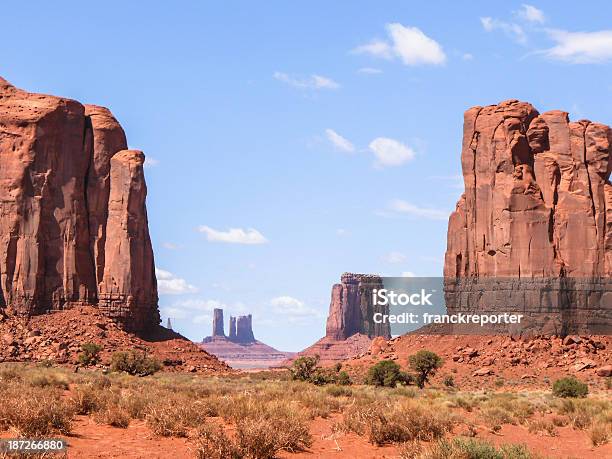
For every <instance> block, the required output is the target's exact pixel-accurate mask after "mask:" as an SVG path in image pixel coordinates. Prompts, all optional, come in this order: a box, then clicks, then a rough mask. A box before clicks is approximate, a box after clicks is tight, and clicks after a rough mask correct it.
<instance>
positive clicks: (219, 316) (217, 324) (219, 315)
mask: <svg viewBox="0 0 612 459" xmlns="http://www.w3.org/2000/svg"><path fill="white" fill-rule="evenodd" d="M213 314H214V316H213V330H212V336H225V332H224V331H223V309H220V308H215V309H214V311H213Z"/></svg>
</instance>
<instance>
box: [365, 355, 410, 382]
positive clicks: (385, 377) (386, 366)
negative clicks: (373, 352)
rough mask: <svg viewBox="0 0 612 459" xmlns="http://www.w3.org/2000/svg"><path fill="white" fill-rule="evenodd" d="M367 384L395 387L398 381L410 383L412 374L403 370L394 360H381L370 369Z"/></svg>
mask: <svg viewBox="0 0 612 459" xmlns="http://www.w3.org/2000/svg"><path fill="white" fill-rule="evenodd" d="M365 383H366V384H370V385H372V386H381V387H395V386H396V385H397V384H398V383H404V384H409V383H410V376H409V375H407V374H406V373H404V372H403V371H401V368H400V366H399V365H398V364H397V363H395V362H394V361H393V360H381V361H380V362H378V363H376V364H375V365H374V366H372V367H370V369H369V370H368V375H367V377H366V380H365Z"/></svg>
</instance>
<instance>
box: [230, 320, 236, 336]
mask: <svg viewBox="0 0 612 459" xmlns="http://www.w3.org/2000/svg"><path fill="white" fill-rule="evenodd" d="M229 339H230V341H236V318H235V317H234V316H230V322H229Z"/></svg>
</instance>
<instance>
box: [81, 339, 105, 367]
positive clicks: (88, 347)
mask: <svg viewBox="0 0 612 459" xmlns="http://www.w3.org/2000/svg"><path fill="white" fill-rule="evenodd" d="M101 350H102V346H100V345H99V344H96V343H83V344H81V352H80V353H79V357H78V359H79V362H80V363H82V364H83V365H95V364H96V363H98V362H99V361H100V351H101Z"/></svg>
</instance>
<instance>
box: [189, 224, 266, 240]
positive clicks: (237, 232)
mask: <svg viewBox="0 0 612 459" xmlns="http://www.w3.org/2000/svg"><path fill="white" fill-rule="evenodd" d="M198 231H199V232H200V233H204V234H206V239H207V240H208V241H210V242H225V243H228V244H266V243H267V242H268V240H267V239H266V238H265V237H264V235H263V234H261V233H260V232H259V231H257V230H256V229H255V228H247V229H246V230H245V229H242V228H230V229H229V230H227V231H218V230H216V229H213V228H211V227H209V226H205V225H203V226H200V227H199V228H198Z"/></svg>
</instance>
